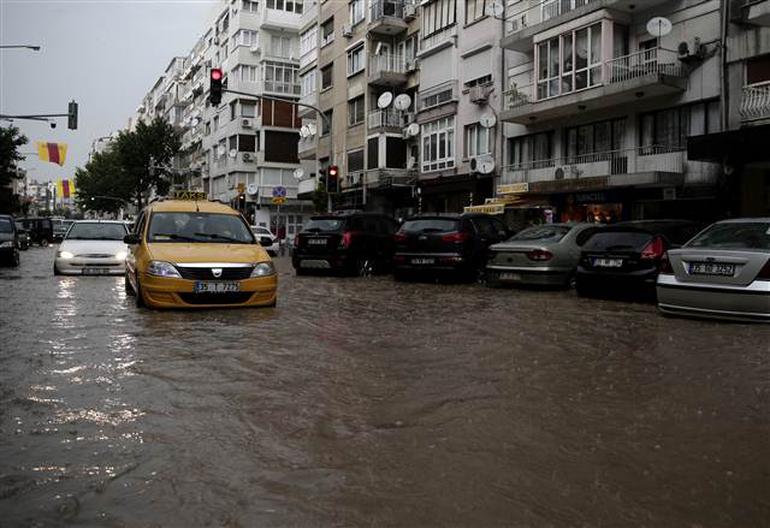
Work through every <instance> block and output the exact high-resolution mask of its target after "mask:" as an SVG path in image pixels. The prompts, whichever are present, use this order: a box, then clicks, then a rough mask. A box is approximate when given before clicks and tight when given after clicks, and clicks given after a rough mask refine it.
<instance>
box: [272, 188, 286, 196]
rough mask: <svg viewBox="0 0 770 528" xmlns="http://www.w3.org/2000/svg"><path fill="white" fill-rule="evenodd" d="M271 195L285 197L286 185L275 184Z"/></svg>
mask: <svg viewBox="0 0 770 528" xmlns="http://www.w3.org/2000/svg"><path fill="white" fill-rule="evenodd" d="M273 197H274V198H286V187H283V186H281V185H277V186H275V187H273Z"/></svg>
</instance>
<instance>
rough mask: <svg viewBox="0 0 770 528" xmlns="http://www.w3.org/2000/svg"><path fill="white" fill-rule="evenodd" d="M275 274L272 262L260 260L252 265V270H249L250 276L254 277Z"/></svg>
mask: <svg viewBox="0 0 770 528" xmlns="http://www.w3.org/2000/svg"><path fill="white" fill-rule="evenodd" d="M273 274H275V266H273V263H272V262H260V263H259V264H257V265H256V266H254V270H253V271H252V272H251V278H252V279H253V278H255V277H267V276H269V275H273Z"/></svg>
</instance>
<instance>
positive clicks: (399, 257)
mask: <svg viewBox="0 0 770 528" xmlns="http://www.w3.org/2000/svg"><path fill="white" fill-rule="evenodd" d="M393 262H394V263H396V264H403V263H405V262H406V257H405V256H404V255H394V256H393Z"/></svg>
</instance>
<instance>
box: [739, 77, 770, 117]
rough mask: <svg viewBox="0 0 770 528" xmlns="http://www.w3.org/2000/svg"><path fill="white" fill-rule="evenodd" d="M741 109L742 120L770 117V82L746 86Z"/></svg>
mask: <svg viewBox="0 0 770 528" xmlns="http://www.w3.org/2000/svg"><path fill="white" fill-rule="evenodd" d="M740 111H741V120H742V121H754V120H757V119H766V118H770V82H764V83H761V84H752V85H751V86H744V87H743V97H742V98H741V110H740Z"/></svg>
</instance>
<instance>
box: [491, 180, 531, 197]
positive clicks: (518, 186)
mask: <svg viewBox="0 0 770 528" xmlns="http://www.w3.org/2000/svg"><path fill="white" fill-rule="evenodd" d="M526 192H529V182H519V183H506V184H504V185H498V186H497V194H522V193H526Z"/></svg>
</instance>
